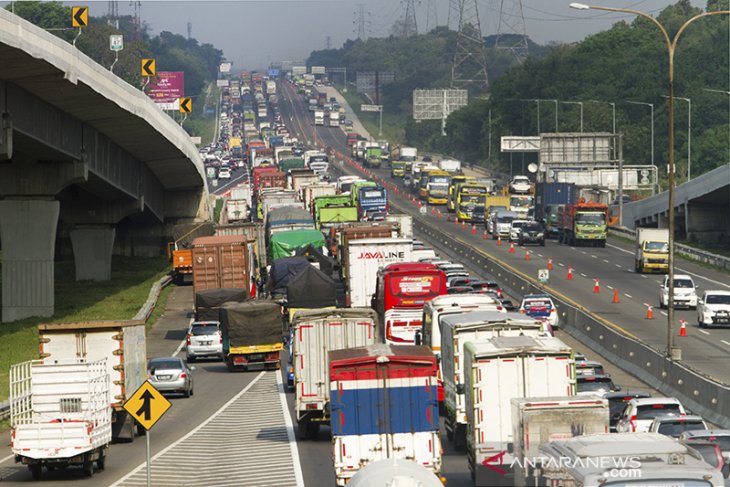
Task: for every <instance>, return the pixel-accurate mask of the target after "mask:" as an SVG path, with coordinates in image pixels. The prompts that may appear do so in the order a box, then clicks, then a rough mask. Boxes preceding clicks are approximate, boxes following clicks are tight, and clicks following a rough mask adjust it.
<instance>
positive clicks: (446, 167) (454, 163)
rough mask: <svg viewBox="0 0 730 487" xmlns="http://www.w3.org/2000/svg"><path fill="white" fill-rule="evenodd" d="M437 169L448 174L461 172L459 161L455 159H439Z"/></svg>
mask: <svg viewBox="0 0 730 487" xmlns="http://www.w3.org/2000/svg"><path fill="white" fill-rule="evenodd" d="M439 169H441V170H442V171H446V172H448V173H450V174H456V173H459V172H461V161H459V160H457V159H441V160H440V161H439Z"/></svg>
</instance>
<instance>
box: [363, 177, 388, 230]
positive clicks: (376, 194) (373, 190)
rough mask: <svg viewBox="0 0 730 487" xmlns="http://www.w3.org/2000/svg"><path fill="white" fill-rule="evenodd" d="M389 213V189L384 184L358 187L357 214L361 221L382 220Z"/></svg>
mask: <svg viewBox="0 0 730 487" xmlns="http://www.w3.org/2000/svg"><path fill="white" fill-rule="evenodd" d="M387 214H388V190H387V189H385V188H384V187H383V186H365V187H358V189H357V215H358V217H359V218H360V220H361V221H382V220H385V218H386V216H387Z"/></svg>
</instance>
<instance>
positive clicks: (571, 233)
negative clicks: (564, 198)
mask: <svg viewBox="0 0 730 487" xmlns="http://www.w3.org/2000/svg"><path fill="white" fill-rule="evenodd" d="M607 216H608V206H606V205H604V204H603V203H594V202H592V201H585V200H584V199H582V198H581V200H580V201H579V202H578V203H577V204H574V205H573V204H570V205H565V206H561V207H560V208H559V209H558V240H559V241H560V242H561V243H565V244H568V245H577V246H590V247H605V246H606V232H607V230H608V224H607V221H608V220H607Z"/></svg>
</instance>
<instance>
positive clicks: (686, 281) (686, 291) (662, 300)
mask: <svg viewBox="0 0 730 487" xmlns="http://www.w3.org/2000/svg"><path fill="white" fill-rule="evenodd" d="M667 306H669V276H668V275H665V276H664V280H663V281H662V283H661V284H660V285H659V307H660V308H666V307H667ZM674 307H675V308H682V307H685V308H697V286H695V283H694V281H693V280H692V278H691V277H690V276H688V275H687V274H675V275H674Z"/></svg>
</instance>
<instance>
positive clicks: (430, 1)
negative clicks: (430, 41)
mask: <svg viewBox="0 0 730 487" xmlns="http://www.w3.org/2000/svg"><path fill="white" fill-rule="evenodd" d="M438 25H439V17H438V11H437V9H436V0H427V3H426V32H429V31H430V30H431V29H433V28H435V27H438Z"/></svg>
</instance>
